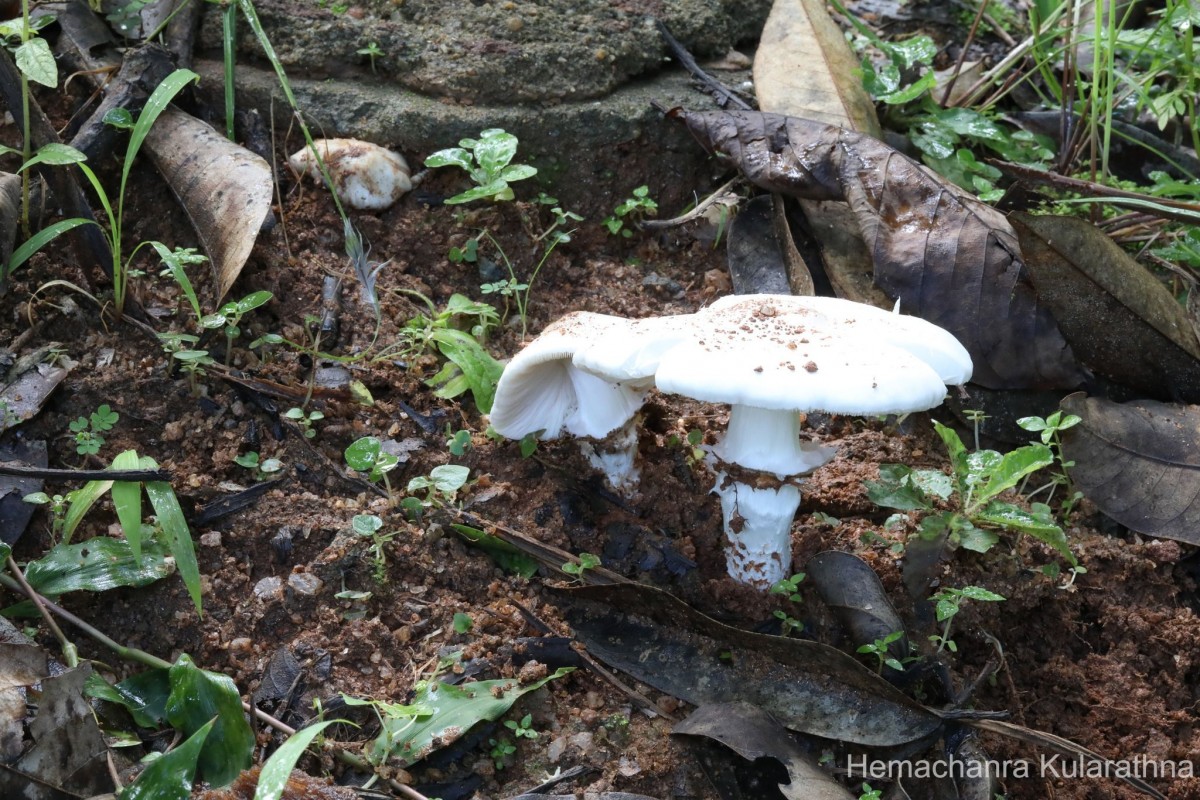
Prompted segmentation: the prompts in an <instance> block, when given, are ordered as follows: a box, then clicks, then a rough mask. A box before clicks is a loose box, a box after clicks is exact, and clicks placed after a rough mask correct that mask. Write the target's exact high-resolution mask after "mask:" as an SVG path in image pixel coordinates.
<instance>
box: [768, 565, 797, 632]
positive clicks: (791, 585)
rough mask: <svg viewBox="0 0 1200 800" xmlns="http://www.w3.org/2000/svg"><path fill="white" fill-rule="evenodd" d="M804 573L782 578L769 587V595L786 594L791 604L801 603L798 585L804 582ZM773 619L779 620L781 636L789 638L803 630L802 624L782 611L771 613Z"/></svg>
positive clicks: (777, 610)
mask: <svg viewBox="0 0 1200 800" xmlns="http://www.w3.org/2000/svg"><path fill="white" fill-rule="evenodd" d="M804 578H805V573H803V572H797V573H796V574H795V575H793V576H792V577H790V578H784V579H783V580H781V581H779V582H778V583H776V584H775V585H774V586H772V587H771V594H786V595H787V596H788V600H789V601H790V602H793V603H800V602H803V600H804V598H803V597H802V596H801V595H800V583H801V582H802V581H803V580H804ZM772 614H773V615H774V617H775V619H777V620H779V622H780V624H781V625H782V627H783V630H782V631H781V633H782V635H783V636H790V635H791V634H792V633H793V632H794V631H795V632H798V631H802V630H804V623H803V622H802V621H801V620H798V619H796V618H795V617H793V616H792V615H790V614H788V613H787V612H786V611H784V610H783V609H776V610H775V611H773V612H772Z"/></svg>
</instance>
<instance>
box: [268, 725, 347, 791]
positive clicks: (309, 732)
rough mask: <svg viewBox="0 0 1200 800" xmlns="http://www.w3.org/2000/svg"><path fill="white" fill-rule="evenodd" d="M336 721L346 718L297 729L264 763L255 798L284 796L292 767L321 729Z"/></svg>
mask: <svg viewBox="0 0 1200 800" xmlns="http://www.w3.org/2000/svg"><path fill="white" fill-rule="evenodd" d="M335 722H344V720H326V721H325V722H318V723H317V724H316V725H309V726H308V727H307V728H302V729H300V730H298V731H296V732H295V733H294V734H292V735H291V736H290V737H289V738H288V740H287V741H286V742H284V743H283V744H281V745H280V746H279V749H278V750H276V751H275V752H274V753H272V754H271V757H270V758H268V759H267V763H265V764H263V768H262V771H261V772H259V774H258V786H257V787H256V788H255V789H254V800H279V798H281V797H282V796H283V790H284V788H285V787H286V786H287V781H288V778H289V777H291V774H292V768H293V767H295V766H296V762H297V761H299V760H300V756H302V755H304V751H305V750H306V749H308V746H309V745H310V744H311V743H312V740H313V739H315V738H317V736H318V734H320V733H321V731H323V730H325V729H326V728H328V727H329V726H330V725H333V724H334V723H335Z"/></svg>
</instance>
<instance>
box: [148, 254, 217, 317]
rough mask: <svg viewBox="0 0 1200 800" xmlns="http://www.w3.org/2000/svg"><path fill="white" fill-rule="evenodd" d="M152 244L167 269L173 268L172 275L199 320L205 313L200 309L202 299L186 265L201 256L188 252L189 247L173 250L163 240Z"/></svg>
mask: <svg viewBox="0 0 1200 800" xmlns="http://www.w3.org/2000/svg"><path fill="white" fill-rule="evenodd" d="M150 246H151V247H153V248H154V250H155V252H157V253H158V257H159V258H161V259H162V262H163V263H164V264H166V265H167V269H169V270H171V277H172V278H174V279H175V282H176V283H177V284H179V288H180V290H181V291H182V292H183V296H184V297H185V298H187V301H188V305H190V306H191V307H192V312H193V313H194V314H195V315H196V320H197V321H199V320H200V318H201V317H203V316H204V315H203V313H202V312H201V311H200V299H199V298H198V297H197V296H196V290H195V288H193V287H192V281H191V279H189V278H188V275H187V270H186V269H185V265H186V264H188V263H193V262H194V261H195V259H197V258H201V257H200V256H196V255H195V254H190V253H188V252H187V249H185V250H184V251H179V250H171V249H170V248H168V247H167V246H166V245H165V244H163V243H162V242H150ZM188 249H190V248H188Z"/></svg>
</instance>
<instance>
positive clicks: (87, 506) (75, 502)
mask: <svg viewBox="0 0 1200 800" xmlns="http://www.w3.org/2000/svg"><path fill="white" fill-rule="evenodd" d="M112 485H113V482H112V481H88V482H87V483H85V484H84V485H83V487H82V488H80V489H76V490H75V491H73V492H71V493H70V494H69V495H67V497H68V498H69V499H70V500H71V505H70V507H69V508H68V509H67V514H66V516H65V517H64V518H63V542H64V543H66V542H70V541H71V536H72V535H73V534H74V533H75V529H76V528H78V527H79V523H80V522H83V518H84V517H86V516H87V513H88V512H89V511H91V510H92V506H94V505H96V501H97V500H99V499H100V498H101V497H103V496H104V493H105V492H107V491H108V490H109V489H111V488H112Z"/></svg>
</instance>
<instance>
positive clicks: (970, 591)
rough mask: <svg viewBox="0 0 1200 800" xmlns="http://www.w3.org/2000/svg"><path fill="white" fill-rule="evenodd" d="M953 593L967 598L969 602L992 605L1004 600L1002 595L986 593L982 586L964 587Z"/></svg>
mask: <svg viewBox="0 0 1200 800" xmlns="http://www.w3.org/2000/svg"><path fill="white" fill-rule="evenodd" d="M955 591H956V593H957V594H960V595H962V596H963V597H966V598H969V599H971V600H983V601H986V602H993V603H994V602H999V601H1001V600H1003V599H1004V596H1003V595H999V594H996V593H995V592H991V591H988V590H987V589H984V588H983V587H982V586H964V587H963V588H961V589H957V590H955Z"/></svg>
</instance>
